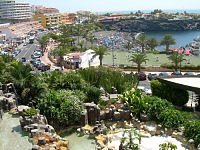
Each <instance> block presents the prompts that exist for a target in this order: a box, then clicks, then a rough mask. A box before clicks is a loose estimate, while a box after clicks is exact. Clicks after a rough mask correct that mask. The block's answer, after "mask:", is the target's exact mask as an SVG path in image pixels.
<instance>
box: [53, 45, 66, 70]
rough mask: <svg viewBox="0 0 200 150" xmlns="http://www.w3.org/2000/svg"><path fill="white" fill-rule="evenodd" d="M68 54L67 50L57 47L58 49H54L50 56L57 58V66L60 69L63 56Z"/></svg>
mask: <svg viewBox="0 0 200 150" xmlns="http://www.w3.org/2000/svg"><path fill="white" fill-rule="evenodd" d="M69 52H70V50H69V48H66V47H64V46H59V47H57V48H56V49H54V50H53V51H52V55H53V56H58V57H59V64H60V66H61V67H62V66H63V62H64V57H63V56H65V55H66V54H67V53H69Z"/></svg>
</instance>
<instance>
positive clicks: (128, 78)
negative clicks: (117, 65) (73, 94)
mask: <svg viewBox="0 0 200 150" xmlns="http://www.w3.org/2000/svg"><path fill="white" fill-rule="evenodd" d="M78 73H79V74H80V75H81V77H82V78H83V79H84V80H85V81H86V82H88V83H89V84H91V85H93V86H95V87H98V88H100V87H103V88H104V89H105V91H106V92H108V93H113V90H112V87H115V88H116V89H117V92H118V93H122V92H124V91H125V90H127V89H130V88H132V87H134V85H136V83H137V78H136V77H135V76H134V75H128V74H125V73H123V72H120V71H119V70H115V69H112V68H106V67H99V68H93V67H90V68H87V69H82V70H79V71H78Z"/></svg>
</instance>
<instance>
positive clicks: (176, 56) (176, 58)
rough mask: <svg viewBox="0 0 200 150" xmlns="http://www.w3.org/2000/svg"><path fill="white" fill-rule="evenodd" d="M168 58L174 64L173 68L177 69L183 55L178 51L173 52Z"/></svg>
mask: <svg viewBox="0 0 200 150" xmlns="http://www.w3.org/2000/svg"><path fill="white" fill-rule="evenodd" d="M169 60H171V61H172V63H173V64H174V70H175V71H177V70H178V68H181V62H183V61H184V56H183V55H182V54H179V53H178V52H173V53H172V54H171V55H170V56H169Z"/></svg>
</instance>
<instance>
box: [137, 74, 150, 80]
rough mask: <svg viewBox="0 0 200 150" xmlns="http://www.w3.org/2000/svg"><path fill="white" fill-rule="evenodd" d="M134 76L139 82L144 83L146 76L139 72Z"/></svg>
mask: <svg viewBox="0 0 200 150" xmlns="http://www.w3.org/2000/svg"><path fill="white" fill-rule="evenodd" d="M136 76H137V77H138V80H139V81H145V80H146V78H147V76H146V74H145V73H144V72H139V73H136Z"/></svg>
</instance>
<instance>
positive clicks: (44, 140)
mask: <svg viewBox="0 0 200 150" xmlns="http://www.w3.org/2000/svg"><path fill="white" fill-rule="evenodd" d="M37 144H38V145H45V144H46V139H45V137H39V138H38V143H37Z"/></svg>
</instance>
